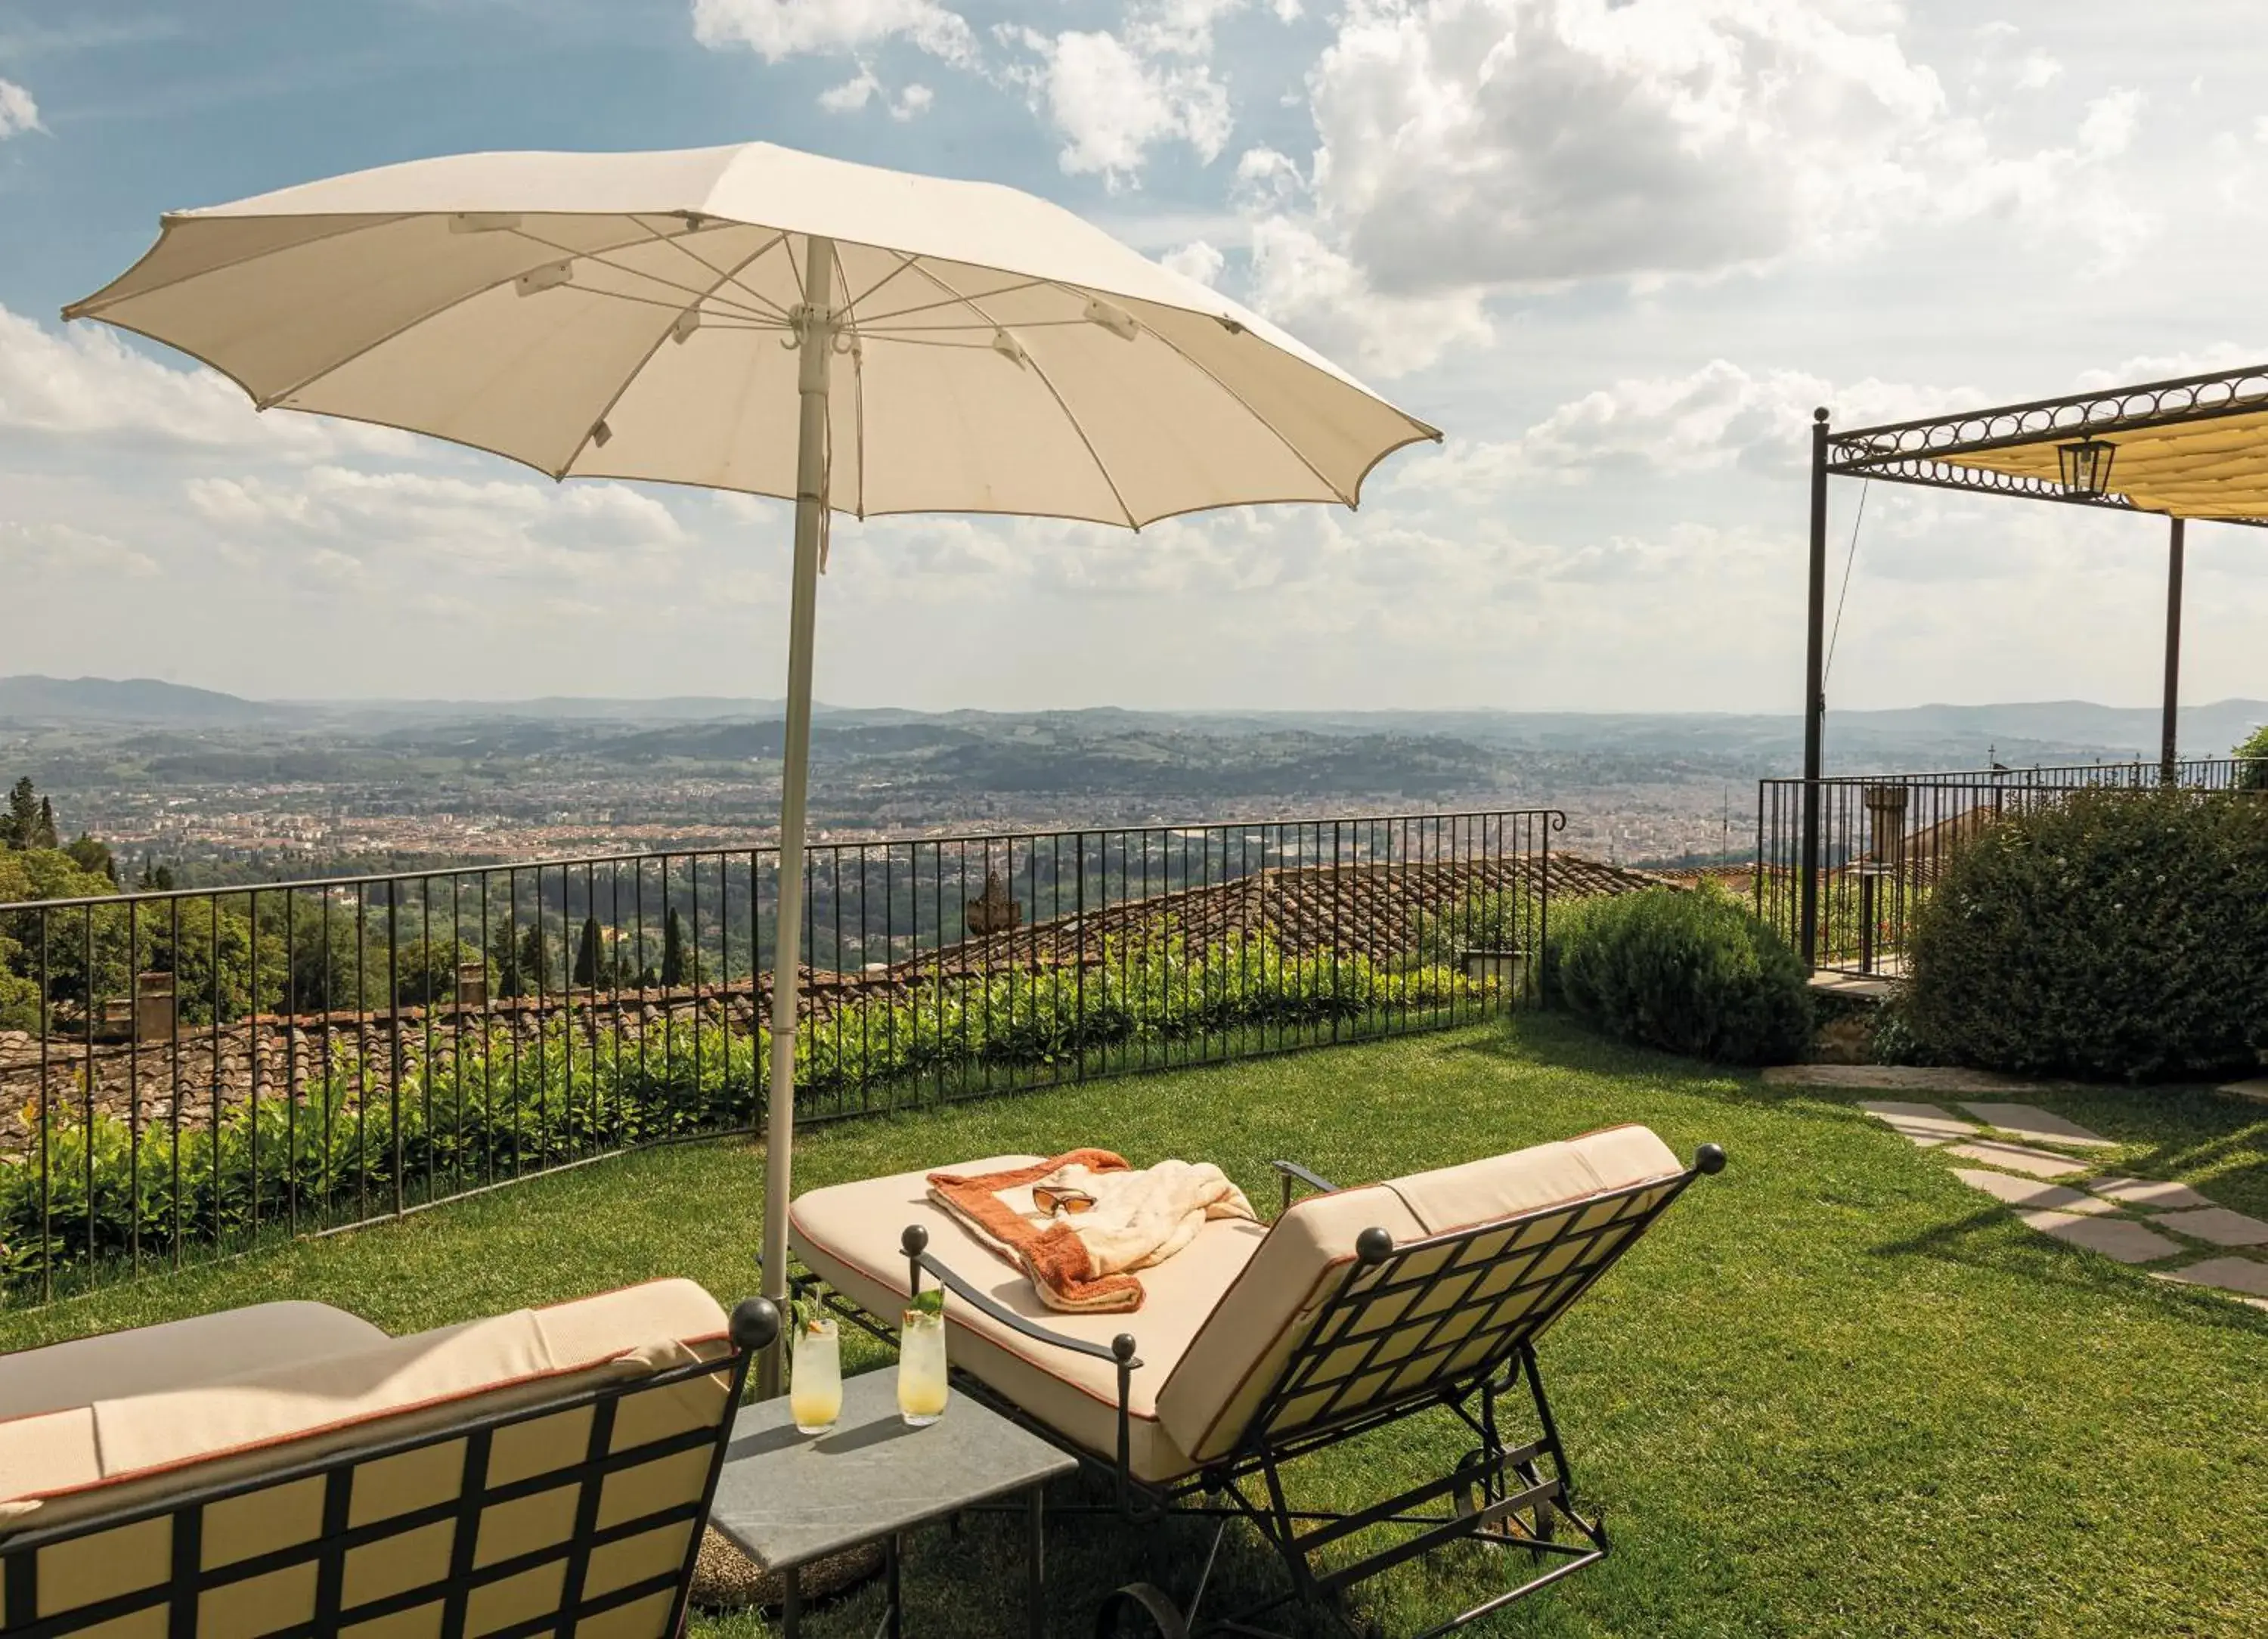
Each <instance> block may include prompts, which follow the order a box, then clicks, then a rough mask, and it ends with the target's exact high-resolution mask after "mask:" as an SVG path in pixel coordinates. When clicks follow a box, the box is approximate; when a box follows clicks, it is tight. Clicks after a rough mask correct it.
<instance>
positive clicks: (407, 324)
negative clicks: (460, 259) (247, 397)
mask: <svg viewBox="0 0 2268 1639" xmlns="http://www.w3.org/2000/svg"><path fill="white" fill-rule="evenodd" d="M541 242H542V241H541V240H538V241H537V243H539V244H541ZM518 277H519V274H517V273H508V274H506V275H504V277H502V278H501V279H491V280H490V281H489V282H488V283H486V284H482V285H477V286H475V288H473V289H472V290H460V291H459V292H458V293H457V294H456V295H454V296H453V297H451V298H449V299H448V300H447V301H446V302H442V303H439V304H438V305H435V306H432V307H429V308H427V309H426V310H425V311H424V312H421V313H419V314H417V315H416V316H415V317H414V318H409V319H405V320H402V321H401V323H400V324H398V325H396V326H394V327H393V328H392V329H390V330H388V331H387V332H386V334H383V335H379V336H376V337H373V338H372V340H370V341H368V342H365V343H363V345H361V346H360V347H357V348H356V349H353V350H352V351H351V352H350V353H347V354H346V355H344V356H342V357H339V358H335V359H333V360H332V361H331V362H330V363H329V364H325V365H324V366H323V367H322V368H321V369H320V370H316V371H310V372H309V373H308V374H306V375H305V376H302V377H301V378H300V379H298V380H297V381H294V382H292V383H291V385H290V386H285V387H280V388H278V389H277V390H276V391H275V392H273V393H267V394H265V395H263V396H261V397H258V398H254V400H253V403H254V406H256V407H257V408H261V409H263V410H264V409H268V408H271V407H273V406H275V405H276V404H280V403H282V402H283V401H284V400H285V399H288V398H290V397H291V395H292V394H293V393H304V392H306V390H307V389H308V388H309V387H311V386H314V384H315V383H317V382H318V381H320V380H321V379H323V378H324V377H325V376H328V375H333V374H335V373H336V372H337V371H342V370H344V369H345V368H346V367H347V366H348V365H349V364H353V363H354V362H355V361H356V360H357V359H358V358H365V357H367V356H370V355H371V354H372V353H375V352H376V351H378V349H379V348H381V347H384V346H385V345H386V344H387V342H395V341H399V340H400V339H401V337H403V336H405V335H407V334H409V332H411V331H412V330H415V329H416V327H418V326H419V325H422V324H430V323H431V322H432V321H433V320H436V319H438V318H439V317H440V316H441V315H442V314H443V313H446V312H453V311H454V310H455V309H457V308H460V307H462V306H463V305H465V304H466V303H467V302H472V301H478V300H479V299H480V298H482V297H483V296H486V295H487V294H489V292H490V291H491V290H502V289H503V288H504V286H505V285H507V284H510V283H512V281H513V280H514V279H517V278H518ZM589 293H590V294H593V295H597V294H600V292H597V291H593V292H589Z"/></svg>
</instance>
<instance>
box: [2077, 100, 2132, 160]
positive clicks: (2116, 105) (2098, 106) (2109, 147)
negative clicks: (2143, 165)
mask: <svg viewBox="0 0 2268 1639" xmlns="http://www.w3.org/2000/svg"><path fill="white" fill-rule="evenodd" d="M2141 112H2142V93H2141V92H2138V91H2113V92H2106V93H2105V94H2104V95H2102V96H2100V97H2097V98H2096V99H2095V100H2094V101H2092V102H2090V103H2088V105H2087V114H2086V117H2085V118H2084V119H2082V120H2080V122H2079V149H2080V152H2081V153H2083V154H2086V155H2087V156H2088V158H2095V159H2107V158H2110V157H2111V156H2112V155H2114V154H2123V153H2124V152H2125V151H2127V150H2128V149H2129V148H2131V147H2132V146H2133V144H2134V129H2135V127H2136V126H2137V125H2139V123H2140V122H2141Z"/></svg>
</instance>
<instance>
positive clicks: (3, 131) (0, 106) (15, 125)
mask: <svg viewBox="0 0 2268 1639" xmlns="http://www.w3.org/2000/svg"><path fill="white" fill-rule="evenodd" d="M45 129H48V128H47V127H46V126H44V125H41V124H40V105H39V104H37V103H35V102H33V100H32V93H31V92H27V91H26V90H25V89H24V88H23V87H22V86H21V85H18V84H16V82H15V81H13V80H4V79H0V137H7V136H15V135H16V134H17V133H18V131H44V130H45Z"/></svg>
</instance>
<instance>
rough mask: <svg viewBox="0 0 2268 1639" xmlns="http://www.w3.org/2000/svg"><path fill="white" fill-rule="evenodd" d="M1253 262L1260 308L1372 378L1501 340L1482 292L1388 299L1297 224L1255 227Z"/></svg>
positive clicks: (1271, 221) (1270, 222)
mask: <svg viewBox="0 0 2268 1639" xmlns="http://www.w3.org/2000/svg"><path fill="white" fill-rule="evenodd" d="M1251 256H1252V290H1251V300H1252V305H1253V306H1254V307H1256V309H1258V310H1259V311H1260V312H1263V313H1265V314H1267V315H1268V316H1269V317H1270V319H1273V320H1276V321H1277V322H1278V323H1279V324H1282V325H1283V326H1284V327H1285V328H1287V329H1289V330H1291V331H1292V333H1293V334H1297V335H1298V336H1299V337H1300V339H1301V340H1302V341H1304V342H1307V343H1308V344H1309V345H1311V346H1313V347H1315V348H1317V349H1320V350H1321V351H1322V353H1323V354H1324V355H1325V356H1327V357H1332V358H1337V359H1339V360H1341V361H1342V362H1345V363H1351V364H1352V365H1353V367H1354V368H1355V369H1357V370H1358V371H1361V372H1362V373H1363V374H1365V375H1369V376H1375V377H1393V376H1400V375H1406V374H1408V373H1409V372H1410V371H1416V370H1423V369H1425V368H1426V367H1427V366H1428V365H1431V364H1435V363H1437V362H1438V361H1440V359H1441V358H1442V357H1443V356H1447V355H1452V354H1454V353H1456V352H1457V351H1459V350H1460V349H1464V350H1468V351H1475V352H1477V351H1479V350H1482V349H1486V348H1487V347H1489V346H1490V345H1491V343H1492V342H1494V340H1495V337H1496V331H1495V327H1494V326H1492V325H1491V323H1490V321H1489V317H1488V312H1487V308H1486V306H1485V305H1484V302H1483V300H1482V297H1481V294H1480V292H1479V291H1477V290H1473V289H1470V288H1466V289H1462V290H1447V291H1441V292H1438V293H1431V294H1422V295H1396V294H1391V293H1388V292H1386V291H1382V290H1379V289H1378V288H1377V287H1376V285H1374V284H1373V283H1372V281H1371V279H1370V276H1369V275H1368V274H1367V273H1366V272H1365V271H1364V269H1363V268H1360V267H1359V266H1358V265H1357V264H1356V262H1355V261H1354V260H1353V258H1351V257H1350V256H1348V255H1347V254H1345V253H1344V252H1343V251H1340V250H1337V249H1335V248H1333V247H1332V246H1329V245H1328V244H1326V243H1325V242H1324V241H1323V240H1322V238H1321V237H1320V236H1319V235H1318V234H1317V233H1316V232H1315V231H1314V229H1313V228H1312V227H1310V226H1308V225H1307V224H1305V223H1303V222H1300V221H1299V220H1297V219H1295V218H1292V217H1282V216H1278V217H1264V218H1263V219H1261V220H1259V221H1257V222H1256V223H1254V224H1252V232H1251Z"/></svg>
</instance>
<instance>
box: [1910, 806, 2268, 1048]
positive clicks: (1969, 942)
mask: <svg viewBox="0 0 2268 1639" xmlns="http://www.w3.org/2000/svg"><path fill="white" fill-rule="evenodd" d="M1908 989H1909V994H1908V996H1907V999H1906V1012H1907V1017H1908V1018H1909V1019H1910V1021H1911V1025H1912V1027H1913V1030H1914V1032H1915V1033H1916V1035H1917V1036H1918V1037H1919V1038H1920V1040H1922V1041H1923V1042H1925V1043H1926V1044H1927V1045H1928V1046H1929V1047H1931V1048H1933V1049H1934V1050H1936V1051H1937V1052H1940V1053H1941V1054H1943V1055H1946V1056H1948V1057H1949V1058H1951V1059H1954V1060H1956V1061H1958V1062H1963V1063H1970V1064H1977V1065H1982V1066H1985V1067H1986V1068H1988V1069H2003V1070H2010V1071H2014V1072H2018V1073H2031V1074H2043V1073H2044V1074H2058V1075H2073V1076H2081V1077H2124V1078H2128V1079H2135V1080H2142V1079H2166V1078H2176V1077H2219V1076H2220V1075H2222V1074H2225V1073H2229V1072H2235V1071H2241V1070H2245V1069H2251V1068H2252V1067H2254V1066H2256V1065H2257V1063H2258V1062H2259V1061H2258V1057H2257V1049H2258V1048H2259V1047H2262V1046H2264V1045H2268V800H2263V799H2262V798H2261V797H2257V796H2254V795H2251V794H2249V793H2236V794H2228V793H2223V794H2218V795H2210V794H2203V793H2197V792H2184V791H2102V792H2082V793H2080V794H2078V795H2075V796H2073V797H2072V798H2071V799H2070V800H2068V801H2066V802H2064V803H2060V804H2058V805H2055V806H2053V807H2049V808H2042V809H2039V810H2036V811H2035V812H2028V813H2024V814H2020V815H2015V816H2012V817H2010V818H2008V819H2007V820H2003V821H2001V822H2000V823H1999V824H1998V825H1995V826H1993V827H1992V828H1991V829H1989V830H1987V831H1986V832H1985V833H1984V834H1982V835H1981V836H1979V837H1978V838H1977V840H1976V841H1975V842H1972V843H1970V845H1969V846H1967V847H1966V848H1964V849H1962V850H1961V851H1960V852H1959V853H1958V854H1956V855H1955V856H1954V858H1953V861H1952V863H1951V864H1950V865H1949V866H1948V869H1947V871H1946V873H1945V875H1944V877H1943V878H1941V879H1940V882H1939V884H1938V887H1937V891H1936V893H1933V895H1932V896H1931V898H1930V900H1929V903H1928V904H1927V905H1926V907H1925V908H1923V910H1922V913H1921V915H1920V917H1919V919H1918V921H1917V922H1916V924H1915V928H1914V939H1913V971H1912V976H1911V983H1910V985H1909V988H1908Z"/></svg>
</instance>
